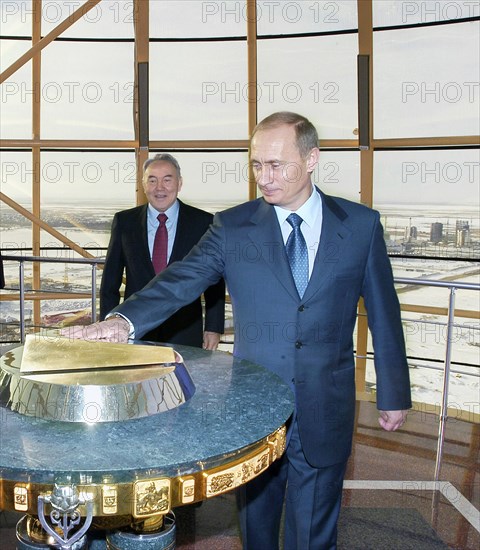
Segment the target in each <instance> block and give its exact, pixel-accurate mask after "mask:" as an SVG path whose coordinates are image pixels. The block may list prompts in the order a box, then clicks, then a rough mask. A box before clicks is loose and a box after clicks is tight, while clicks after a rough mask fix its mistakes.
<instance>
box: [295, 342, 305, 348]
mask: <svg viewBox="0 0 480 550" xmlns="http://www.w3.org/2000/svg"><path fill="white" fill-rule="evenodd" d="M302 345H303V344H302V342H295V347H296V348H297V349H300V348H301V347H302Z"/></svg>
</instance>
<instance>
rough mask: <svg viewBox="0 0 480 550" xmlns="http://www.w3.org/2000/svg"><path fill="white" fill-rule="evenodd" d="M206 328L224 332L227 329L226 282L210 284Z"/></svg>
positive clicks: (206, 303) (206, 291) (206, 292)
mask: <svg viewBox="0 0 480 550" xmlns="http://www.w3.org/2000/svg"><path fill="white" fill-rule="evenodd" d="M204 296H205V330H207V331H210V332H218V333H219V334H223V332H224V330H225V282H224V280H223V279H222V280H221V281H219V282H218V283H217V284H216V285H213V286H209V287H208V288H207V289H206V290H205V292H204Z"/></svg>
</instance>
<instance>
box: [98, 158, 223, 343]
mask: <svg viewBox="0 0 480 550" xmlns="http://www.w3.org/2000/svg"><path fill="white" fill-rule="evenodd" d="M182 183H183V180H182V176H181V171H180V165H179V164H178V161H177V159H176V158H175V157H173V156H172V155H169V154H167V153H164V154H157V155H155V156H154V157H153V158H150V159H147V160H146V161H145V164H144V166H143V188H144V190H145V195H146V197H147V200H148V204H144V205H142V206H137V207H136V208H131V209H129V210H123V211H121V212H117V213H116V214H115V216H114V218H113V223H112V232H111V237H110V244H109V246H108V252H107V257H106V261H105V267H104V270H103V276H102V284H101V287H100V318H101V319H104V318H105V316H106V315H107V314H108V313H109V312H110V311H111V310H112V309H113V308H114V307H116V306H118V304H119V303H120V287H121V285H122V280H123V276H124V273H125V277H126V282H125V299H127V298H128V297H129V296H130V295H131V294H133V293H134V292H137V291H138V290H140V289H141V288H143V287H144V286H145V285H146V284H147V283H148V282H149V281H150V280H151V279H153V277H155V275H156V274H157V273H159V272H160V271H163V269H165V268H166V267H167V265H170V264H171V263H173V262H175V261H178V260H181V259H183V258H184V256H186V255H187V254H188V252H190V250H191V249H192V248H193V246H194V245H195V244H197V242H198V241H199V240H200V238H201V237H202V235H203V234H204V233H205V231H206V230H207V229H208V227H209V225H210V223H211V222H212V220H213V216H212V215H211V214H209V213H208V212H205V211H203V210H199V209H198V208H194V207H192V206H189V205H187V204H184V203H183V202H182V201H180V200H179V199H178V193H179V191H180V190H181V188H182ZM204 296H205V326H203V315H202V304H201V301H200V297H197V299H195V300H194V301H193V302H191V303H190V304H188V305H186V306H184V307H183V308H181V309H180V310H179V311H177V312H176V313H175V314H173V315H172V316H171V317H170V318H169V319H167V320H166V321H164V322H163V323H161V324H160V325H159V326H157V327H155V328H154V329H153V330H151V331H149V332H148V333H147V334H145V335H144V336H143V338H142V339H143V340H150V341H155V342H168V343H172V344H180V345H189V346H196V347H203V348H205V349H209V350H214V349H216V348H217V346H218V343H219V341H220V335H221V333H222V332H223V329H224V317H225V284H224V282H223V280H221V281H220V282H219V283H217V284H215V285H213V286H211V287H209V288H207V289H206V290H205V293H204Z"/></svg>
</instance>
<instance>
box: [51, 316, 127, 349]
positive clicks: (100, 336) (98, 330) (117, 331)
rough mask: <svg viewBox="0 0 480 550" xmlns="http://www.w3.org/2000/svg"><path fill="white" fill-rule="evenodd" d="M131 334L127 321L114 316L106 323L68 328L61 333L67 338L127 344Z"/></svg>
mask: <svg viewBox="0 0 480 550" xmlns="http://www.w3.org/2000/svg"><path fill="white" fill-rule="evenodd" d="M129 333H130V325H129V323H128V321H127V320H126V319H124V318H123V317H120V316H113V317H110V318H109V319H107V320H106V321H101V322H100V323H93V324H91V325H86V326H81V325H77V326H73V327H67V328H64V329H62V330H61V331H60V334H61V335H62V336H65V337H66V338H77V339H79V340H104V341H106V342H119V343H127V342H128V337H129Z"/></svg>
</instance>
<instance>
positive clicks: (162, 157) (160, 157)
mask: <svg viewBox="0 0 480 550" xmlns="http://www.w3.org/2000/svg"><path fill="white" fill-rule="evenodd" d="M161 161H163V162H169V163H170V164H171V165H173V167H174V168H175V170H176V171H177V176H178V177H179V178H180V177H181V175H182V174H181V172H180V164H178V160H177V159H176V158H175V157H174V156H172V155H170V154H168V153H157V154H156V155H155V156H154V157H153V158H151V159H147V160H146V161H145V162H144V163H143V173H144V174H145V171H146V170H147V168H148V167H149V166H150V164H152V162H161Z"/></svg>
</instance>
